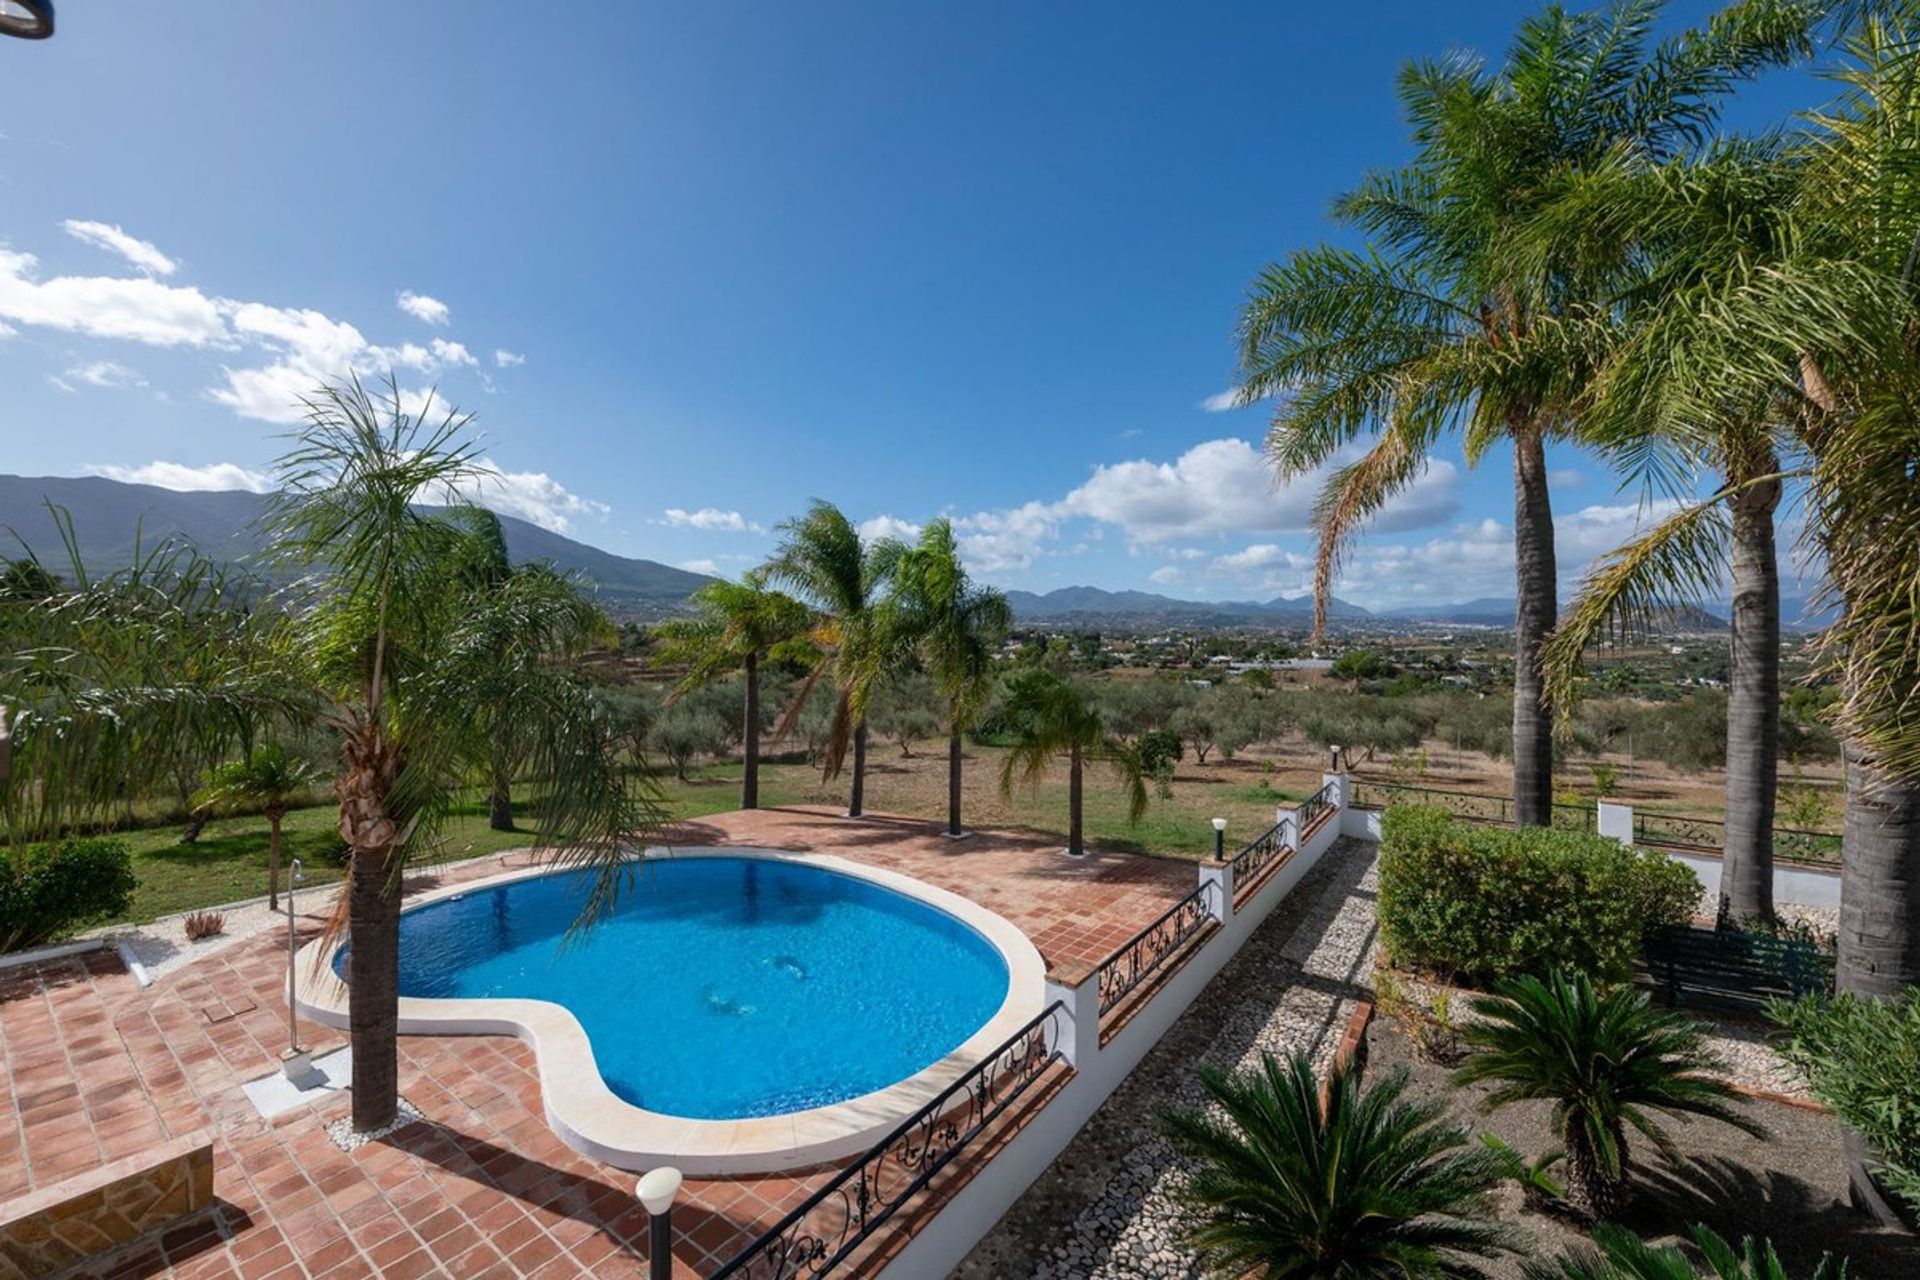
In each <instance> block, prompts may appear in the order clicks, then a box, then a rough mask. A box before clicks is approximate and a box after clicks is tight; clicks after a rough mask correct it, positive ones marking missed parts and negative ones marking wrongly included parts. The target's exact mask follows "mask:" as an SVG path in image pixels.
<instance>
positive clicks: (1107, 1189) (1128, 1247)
mask: <svg viewBox="0 0 1920 1280" xmlns="http://www.w3.org/2000/svg"><path fill="white" fill-rule="evenodd" d="M1375 849H1376V846H1375V845H1373V844H1372V843H1370V842H1362V841H1358V840H1348V839H1343V840H1341V841H1339V842H1338V843H1337V844H1335V845H1334V847H1333V848H1332V849H1330V850H1328V851H1327V853H1326V855H1325V856H1324V857H1323V858H1322V859H1321V861H1320V864H1319V865H1318V866H1316V867H1315V868H1314V869H1313V871H1312V872H1311V873H1310V874H1308V875H1307V876H1306V877H1305V878H1304V879H1303V880H1302V881H1301V883H1300V884H1299V885H1297V886H1296V887H1295V888H1294V890H1293V892H1292V893H1291V894H1289V895H1288V896H1287V899H1286V901H1285V902H1283V903H1281V904H1280V906H1279V908H1278V909H1276V910H1275V911H1274V913H1273V915H1271V916H1269V917H1268V918H1267V920H1266V922H1265V923H1264V924H1263V925H1261V927H1260V929H1259V931H1258V932H1257V933H1256V934H1255V935H1254V936H1253V938H1252V940H1251V941H1249V942H1248V943H1247V945H1246V946H1245V947H1244V948H1242V949H1241V952H1240V954H1239V955H1237V956H1235V957H1234V958H1233V959H1232V960H1231V961H1230V962H1228V964H1227V966H1226V968H1225V969H1224V970H1222V971H1221V973H1220V975H1219V976H1218V977H1216V978H1215V979H1214V980H1213V982H1212V983H1211V984H1209V985H1208V987H1207V989H1206V991H1205V992H1204V993H1202V995H1201V996H1200V998H1199V999H1197V1000H1195V1001H1194V1003H1193V1005H1192V1006H1191V1007H1190V1008H1189V1009H1188V1010H1187V1012H1186V1013H1185V1014H1184V1015H1182V1016H1181V1018H1180V1020H1179V1021H1178V1022H1176V1023H1175V1024H1174V1026H1173V1027H1172V1029H1171V1030H1169V1031H1168V1033H1167V1034H1166V1036H1165V1037H1163V1038H1162V1039H1161V1041H1160V1043H1159V1044H1157V1045H1155V1046H1154V1047H1153V1049H1152V1050H1150V1051H1149V1052H1148V1054H1147V1056H1146V1058H1145V1059H1144V1060H1143V1061H1142V1062H1141V1064H1140V1066H1139V1067H1138V1068H1136V1069H1135V1071H1134V1073H1133V1074H1132V1075H1131V1076H1129V1077H1128V1078H1127V1081H1126V1082H1125V1083H1124V1084H1122V1085H1121V1086H1120V1088H1119V1089H1118V1090H1116V1091H1115V1092H1114V1095H1113V1096H1112V1097H1111V1098H1109V1099H1108V1100H1107V1102H1106V1105H1104V1106H1103V1107H1101V1108H1100V1110H1099V1111H1097V1112H1096V1113H1094V1116H1093V1119H1091V1120H1090V1121H1088V1122H1087V1125H1086V1127H1085V1128H1084V1129H1082V1130H1081V1131H1080V1133H1079V1135H1078V1136H1077V1137H1075V1138H1074V1140H1073V1142H1072V1143H1071V1144H1070V1145H1069V1146H1068V1147H1067V1149H1066V1151H1064V1152H1062V1153H1061V1155H1060V1158H1059V1159H1058V1160H1056V1161H1054V1163H1053V1166H1052V1167H1051V1168H1049V1169H1048V1170H1047V1171H1046V1172H1045V1173H1043V1174H1041V1175H1040V1177H1039V1179H1038V1180H1037V1181H1035V1183H1034V1184H1033V1186H1032V1187H1030V1188H1028V1190H1027V1192H1026V1194H1025V1195H1023V1196H1022V1197H1021V1198H1020V1199H1019V1200H1018V1201H1017V1202H1016V1203H1015V1204H1014V1206H1013V1208H1011V1209H1009V1210H1008V1211H1007V1213H1006V1216H1005V1217H1003V1218H1002V1219H1001V1220H1000V1222H999V1224H998V1225H997V1226H996V1227H995V1228H994V1229H993V1231H992V1232H991V1233H990V1234H989V1235H988V1236H987V1237H986V1238H985V1239H984V1240H982V1241H981V1242H980V1244H979V1245H978V1246H976V1247H975V1248H974V1251H973V1252H972V1253H971V1254H969V1255H968V1256H967V1258H966V1260H965V1261H963V1262H962V1263H961V1264H960V1266H959V1267H958V1268H957V1269H956V1270H955V1271H954V1273H953V1274H954V1276H955V1277H958V1278H960V1280H1004V1278H1007V1277H1015V1276H1031V1277H1034V1280H1109V1278H1110V1280H1123V1278H1124V1280H1145V1278H1149V1277H1181V1278H1182V1280H1184V1278H1185V1277H1191V1276H1197V1275H1199V1274H1200V1272H1199V1270H1198V1268H1197V1266H1196V1265H1195V1260H1194V1257H1193V1255H1192V1254H1191V1253H1190V1252H1189V1251H1188V1250H1186V1249H1184V1248H1183V1247H1182V1246H1181V1245H1180V1244H1179V1243H1178V1240H1177V1236H1178V1233H1179V1223H1178V1207H1177V1204H1176V1200H1175V1193H1176V1191H1177V1189H1178V1187H1179V1184H1180V1180H1181V1179H1182V1178H1183V1177H1184V1176H1185V1175H1184V1172H1183V1171H1182V1169H1181V1167H1180V1162H1179V1160H1178V1158H1177V1157H1176V1156H1175V1154H1174V1152H1173V1149H1172V1148H1171V1147H1170V1146H1169V1145H1168V1144H1167V1142H1166V1141H1165V1139H1163V1138H1162V1137H1161V1136H1160V1130H1159V1125H1158V1116H1159V1113H1160V1111H1161V1110H1162V1109H1163V1108H1164V1107H1167V1106H1169V1105H1171V1106H1196V1105H1198V1104H1199V1103H1200V1101H1201V1093H1200V1089H1199V1084H1198V1081H1197V1079H1196V1077H1195V1075H1194V1068H1195V1067H1196V1066H1197V1065H1198V1064H1200V1063H1202V1062H1207V1063H1213V1064H1215V1065H1218V1066H1221V1067H1227V1068H1234V1067H1239V1066H1243V1065H1246V1064H1249V1063H1251V1062H1254V1061H1256V1060H1257V1059H1258V1057H1259V1055H1260V1054H1261V1053H1262V1052H1267V1053H1281V1052H1285V1051H1288V1050H1292V1049H1302V1050H1305V1051H1307V1052H1310V1053H1312V1054H1313V1055H1314V1057H1315V1059H1316V1060H1317V1061H1319V1062H1320V1063H1322V1064H1323V1065H1324V1063H1325V1062H1326V1060H1327V1059H1328V1058H1330V1057H1331V1056H1332V1054H1333V1051H1334V1049H1335V1047H1336V1046H1337V1044H1338V1042H1339V1039H1340V1033H1341V1032H1342V1031H1343V1030H1344V1029H1345V1026H1346V1022H1347V1018H1348V1017H1349V1015H1350V1014H1351V1013H1352V1010H1353V1004H1354V999H1355V997H1356V995H1357V994H1358V989H1359V987H1360V986H1362V985H1364V984H1365V983H1366V982H1367V980H1368V976H1369V975H1370V973H1371V972H1372V966H1373V944H1374V922H1373V906H1374V889H1375V877H1374V854H1375Z"/></svg>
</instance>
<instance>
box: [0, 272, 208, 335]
mask: <svg viewBox="0 0 1920 1280" xmlns="http://www.w3.org/2000/svg"><path fill="white" fill-rule="evenodd" d="M39 261H40V260H39V259H38V258H36V257H34V256H33V255H32V254H30V253H17V252H14V251H13V250H10V249H0V318H4V319H7V320H12V321H15V322H17V323H20V324H31V325H43V326H45V327H47V328H50V329H59V330H62V331H64V332H67V333H80V334H85V335H87V336H88V337H94V338H119V339H122V340H125V341H128V342H143V343H146V344H147V345H149V346H155V347H179V346H189V347H206V346H226V345H230V343H231V341H232V335H231V334H230V333H229V332H228V330H227V324H226V319H225V317H224V316H223V315H222V313H221V307H220V304H219V302H218V301H217V300H216V299H213V298H209V297H207V296H206V295H205V294H203V293H201V292H200V291H199V290H198V289H191V288H182V287H179V286H176V285H167V284H161V283H159V282H158V281H156V280H149V279H145V278H140V279H135V278H131V277H120V276H55V277H53V278H52V279H49V280H36V279H35V278H34V275H35V268H36V267H37V266H38V265H39Z"/></svg>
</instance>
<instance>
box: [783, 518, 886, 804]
mask: <svg viewBox="0 0 1920 1280" xmlns="http://www.w3.org/2000/svg"><path fill="white" fill-rule="evenodd" d="M780 533H781V542H780V546H779V547H778V548H777V549H776V550H775V551H774V553H773V558H772V559H770V560H768V561H767V563H766V565H765V571H766V574H767V576H768V578H769V579H770V580H772V581H774V582H778V583H781V584H783V585H784V586H786V587H788V588H790V589H791V590H792V591H793V592H794V593H795V594H796V595H798V596H799V597H800V599H801V601H802V602H804V603H806V604H808V605H811V606H812V607H813V608H814V609H815V610H817V611H818V612H819V614H820V622H819V624H818V625H817V626H816V627H815V628H814V631H813V634H812V635H811V637H809V638H810V639H811V641H812V642H813V644H814V645H815V646H816V647H817V648H818V649H819V650H820V655H821V656H820V659H819V661H818V662H816V663H815V665H814V668H813V671H812V673H811V674H810V675H809V676H808V678H807V679H806V680H805V681H804V682H802V684H801V686H800V691H799V694H798V696H796V697H795V699H794V701H793V704H792V705H791V706H790V707H789V708H788V709H787V712H786V714H785V715H784V716H783V717H782V718H781V722H780V727H779V733H780V735H781V736H782V737H784V736H785V735H786V734H787V733H788V732H789V731H791V730H792V728H793V726H794V725H795V724H796V723H798V721H799V717H800V712H801V710H802V708H803V707H804V706H805V704H806V700H807V698H808V696H809V695H810V694H811V693H812V692H813V689H814V686H815V685H816V684H817V683H818V682H819V681H820V680H822V679H830V680H831V682H832V686H833V690H834V706H833V727H832V731H831V733H830V734H829V736H828V739H827V749H826V752H825V754H824V760H823V772H824V773H825V775H826V776H827V777H829V778H832V777H836V776H838V775H839V773H840V770H841V769H842V768H843V767H844V766H845V764H846V759H847V752H848V749H849V748H851V749H852V752H853V780H852V784H851V786H850V787H849V789H848V792H847V816H848V817H850V818H857V817H859V816H860V815H861V814H862V813H863V812H865V809H866V782H867V715H866V712H867V697H868V695H869V694H870V693H871V692H872V690H873V683H874V681H875V680H877V679H879V677H880V675H881V673H882V672H884V671H885V670H886V669H887V667H888V666H889V665H891V664H892V662H893V661H894V660H895V659H896V658H897V656H898V655H897V654H895V653H891V652H888V651H887V648H886V646H885V639H886V637H885V636H883V635H882V634H881V628H880V627H879V626H878V625H877V623H878V614H877V612H876V610H877V606H878V604H879V601H880V596H881V592H882V590H883V589H884V588H885V586H886V574H887V571H888V566H889V565H890V564H891V562H892V560H893V559H894V558H895V555H894V553H893V552H891V551H889V550H887V549H885V548H878V547H875V546H869V545H867V544H865V543H863V542H862V541H861V538H860V531H859V530H858V529H856V528H855V527H854V525H853V522H852V521H851V520H848V519H847V517H846V515H845V513H843V512H842V511H841V510H840V508H838V507H836V506H834V505H833V504H832V503H831V502H822V501H816V502H815V503H814V504H813V505H812V506H811V507H810V508H808V510H807V514H806V515H804V516H801V517H799V518H798V519H794V520H789V521H787V522H785V523H784V524H782V525H781V526H780Z"/></svg>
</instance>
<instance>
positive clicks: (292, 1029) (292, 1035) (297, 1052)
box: [286, 858, 307, 1080]
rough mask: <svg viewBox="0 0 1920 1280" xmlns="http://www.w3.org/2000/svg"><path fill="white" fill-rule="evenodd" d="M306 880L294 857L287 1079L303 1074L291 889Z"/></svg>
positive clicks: (290, 875)
mask: <svg viewBox="0 0 1920 1280" xmlns="http://www.w3.org/2000/svg"><path fill="white" fill-rule="evenodd" d="M306 882H307V873H306V872H305V871H303V870H301V869H300V859H298V858H295V859H294V860H293V863H292V865H291V866H289V867H288V868H287V1068H286V1074H287V1078H288V1079H289V1080H291V1079H294V1078H295V1077H296V1076H305V1075H306V1074H307V1070H306V1062H305V1060H304V1059H305V1058H306V1054H305V1052H304V1051H303V1050H302V1049H301V1048H300V1023H299V1016H298V1015H297V1014H296V1013H295V1012H294V1005H295V1000H294V994H295V991H296V990H297V988H298V986H299V982H300V974H299V972H298V971H297V970H296V968H295V966H294V963H293V953H294V951H295V950H296V949H297V947H298V945H299V941H300V939H299V937H298V936H297V935H296V934H295V933H294V925H293V891H294V887H295V886H296V885H302V884H305V883H306Z"/></svg>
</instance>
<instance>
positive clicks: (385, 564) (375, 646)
mask: <svg viewBox="0 0 1920 1280" xmlns="http://www.w3.org/2000/svg"><path fill="white" fill-rule="evenodd" d="M468 423H469V419H468V418H467V417H464V416H462V415H460V414H458V413H456V412H453V411H452V410H446V411H444V412H438V413H436V412H435V410H434V408H433V405H432V403H431V401H429V403H428V405H427V406H425V407H423V409H422V410H421V412H420V413H419V414H418V415H415V414H412V413H409V412H408V411H407V410H406V409H405V408H403V407H402V404H401V397H400V393H399V389H398V387H397V386H395V385H394V384H393V383H392V382H391V380H390V381H389V382H388V384H387V386H386V388H385V389H384V391H383V392H382V393H381V394H380V395H379V396H378V397H377V398H376V396H374V395H372V394H369V393H368V391H367V390H366V388H365V387H363V386H362V385H361V384H360V382H359V381H358V379H354V380H351V381H349V382H347V383H344V384H338V385H330V386H326V387H323V388H321V389H320V391H319V392H317V393H316V395H315V396H314V398H313V399H311V400H310V401H308V402H307V421H306V424H305V426H304V427H302V428H301V430H300V431H299V433H298V434H297V436H296V438H295V443H294V445H293V448H292V449H291V451H290V452H289V453H288V454H287V455H286V456H285V457H284V458H282V459H281V462H280V467H279V479H280V482H281V491H280V493H279V494H278V495H277V497H276V499H275V501H274V503H273V505H272V507H271V508H270V519H271V531H272V535H273V545H274V550H275V552H276V554H277V556H278V557H279V558H280V559H281V560H283V561H284V562H287V563H290V564H294V565H298V566H302V567H304V568H306V569H307V570H308V571H309V572H311V573H312V574H314V575H315V576H314V578H313V580H312V581H311V582H309V583H307V584H304V585H305V595H306V599H307V603H306V604H305V606H304V607H303V608H302V610H301V612H300V615H299V618H298V620H297V625H298V628H299V630H300V633H301V641H302V643H301V648H302V651H303V652H304V653H305V654H306V655H308V657H309V659H310V661H311V665H312V670H313V673H314V678H315V681H316V683H317V684H318V685H319V686H320V688H321V689H322V690H323V692H324V696H325V698H326V707H325V710H324V712H323V715H322V721H323V723H325V724H326V725H328V726H329V727H330V728H331V729H333V730H334V732H336V733H337V734H338V735H339V738H340V746H341V756H342V765H343V767H342V771H341V775H340V778H339V782H338V784H337V787H338V791H339V795H340V835H341V838H342V839H343V840H344V841H345V843H346V845H347V857H348V866H347V881H348V884H347V892H346V894H345V895H343V898H342V904H343V911H344V916H341V915H336V918H335V921H334V927H335V928H338V927H340V926H341V925H344V926H345V927H346V928H348V929H349V930H350V931H351V934H352V941H353V945H352V948H351V949H350V951H349V952H348V959H347V974H346V977H347V987H348V1026H349V1032H350V1036H351V1042H352V1048H353V1062H354V1073H353V1124H354V1128H355V1129H357V1130H360V1131H362V1132H366V1131H372V1130H378V1129H382V1128H384V1127H386V1126H387V1125H390V1124H391V1123H392V1122H393V1119H394V1116H395V1114H396V1106H397V1102H398V1097H399V1060H398V1055H397V1045H396V1033H397V1030H398V1012H399V1006H398V986H399V951H400V896H401V883H400V877H401V872H402V870H403V868H404V867H405V865H406V862H407V860H408V858H409V857H410V856H412V855H415V854H418V853H422V852H424V851H425V850H427V849H428V848H429V847H430V846H431V845H432V843H433V841H434V838H435V836H436V834H437V832H438V830H439V828H440V826H441V823H442V822H443V820H444V819H445V818H446V816H447V815H448V813H449V812H450V810H451V809H452V807H453V805H454V803H455V802H456V800H457V798H458V796H459V794H460V792H461V790H462V788H463V787H464V786H465V784H466V783H467V781H468V780H469V779H470V778H471V776H472V766H473V761H475V760H476V759H481V758H484V757H485V756H486V754H487V752H488V751H490V750H491V748H492V746H493V744H494V742H495V730H496V727H497V715H498V713H499V709H500V708H511V709H512V714H513V716H514V717H515V719H516V721H517V724H516V727H515V735H516V738H517V740H518V741H519V742H520V743H521V744H523V747H524V751H525V759H526V765H527V771H528V774H529V777H530V779H531V782H532V785H533V786H534V787H535V789H536V792H537V797H538V800H537V807H538V812H539V827H538V830H537V832H536V836H535V839H536V842H537V843H538V844H540V845H543V846H546V847H549V848H552V849H554V850H555V858H556V860H557V861H562V862H567V863H571V864H576V865H581V866H585V867H589V868H592V869H593V870H595V871H596V872H597V873H598V874H597V875H596V876H595V877H594V879H593V884H592V891H591V892H590V894H589V897H588V901H587V903H586V906H585V908H584V913H583V916H582V920H583V922H585V921H588V920H590V919H591V918H592V917H594V916H595V915H597V914H598V913H600V912H602V911H604V910H605V909H606V908H607V907H608V906H610V905H611V903H612V901H613V899H614V897H615V895H616V894H617V892H618V889H619V886H620V885H621V883H622V882H623V879H624V875H625V872H624V866H625V860H626V849H627V847H628V842H629V841H630V840H633V839H637V838H641V837H642V836H643V835H644V833H645V832H647V831H649V830H651V829H652V828H654V827H655V826H657V825H658V823H659V821H660V820H661V817H662V814H661V810H660V808H659V807H658V805H657V804H656V803H655V801H654V798H653V796H652V795H651V793H649V792H647V791H646V790H644V789H643V787H644V784H642V783H640V782H637V781H636V780H635V778H634V777H633V776H632V775H630V774H629V773H628V771H627V770H626V769H625V768H624V767H623V766H622V764H621V759H620V752H619V749H618V747H617V745H616V742H615V739H614V735H613V734H612V732H611V730H610V727H609V725H608V724H607V722H606V717H605V715H604V713H603V711H602V709H601V708H600V707H599V705H598V704H597V703H596V701H595V699H594V697H593V694H592V692H591V690H590V689H589V688H588V686H587V685H586V684H585V682H584V681H583V680H582V679H580V677H579V676H578V675H577V674H575V673H574V672H573V671H572V670H571V669H570V668H569V667H568V666H567V665H566V664H564V663H562V662H558V661H553V660H550V659H549V658H547V657H546V656H544V655H551V654H553V653H555V652H557V651H559V650H560V649H561V648H562V646H561V645H560V643H559V635H558V632H559V630H560V629H563V628H565V627H567V626H568V625H570V624H569V623H568V622H567V621H565V620H556V619H555V618H554V617H553V615H552V613H551V610H550V608H549V606H550V605H551V603H552V602H551V600H550V599H547V598H544V597H542V596H539V595H536V594H534V593H525V594H523V593H519V592H515V591H511V590H503V591H488V590H484V589H476V588H475V587H474V586H473V585H472V583H471V582H469V581H467V580H466V579H465V577H464V576H463V575H462V574H460V573H459V572H457V571H456V570H457V568H458V566H459V563H460V561H459V557H460V556H461V555H462V553H463V550H462V546H461V537H460V533H459V530H458V529H456V528H455V527H454V526H453V525H451V524H450V523H449V522H447V521H446V520H445V519H442V518H439V517H436V516H435V515H434V514H433V513H432V512H430V511H428V510H425V509H423V507H424V505H425V504H429V503H443V504H444V503H450V504H454V505H459V504H460V503H461V502H462V497H461V494H462V492H463V490H464V489H465V488H466V487H467V486H469V485H471V484H473V483H474V482H475V481H476V480H477V479H478V474H477V472H476V468H475V463H474V446H473V445H472V443H471V442H470V441H469V440H468V438H467V436H466V432H467V428H468ZM508 635H513V636H517V637H518V639H517V640H516V641H515V643H514V645H512V646H510V647H508V648H503V637H504V636H508ZM503 652H511V653H512V654H514V655H515V660H514V661H513V662H511V664H510V665H509V667H508V669H507V670H506V671H505V672H503V671H502V669H501V665H500V657H501V654H502V653H503ZM509 684H510V685H511V686H512V687H511V688H508V687H506V686H507V685H509Z"/></svg>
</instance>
